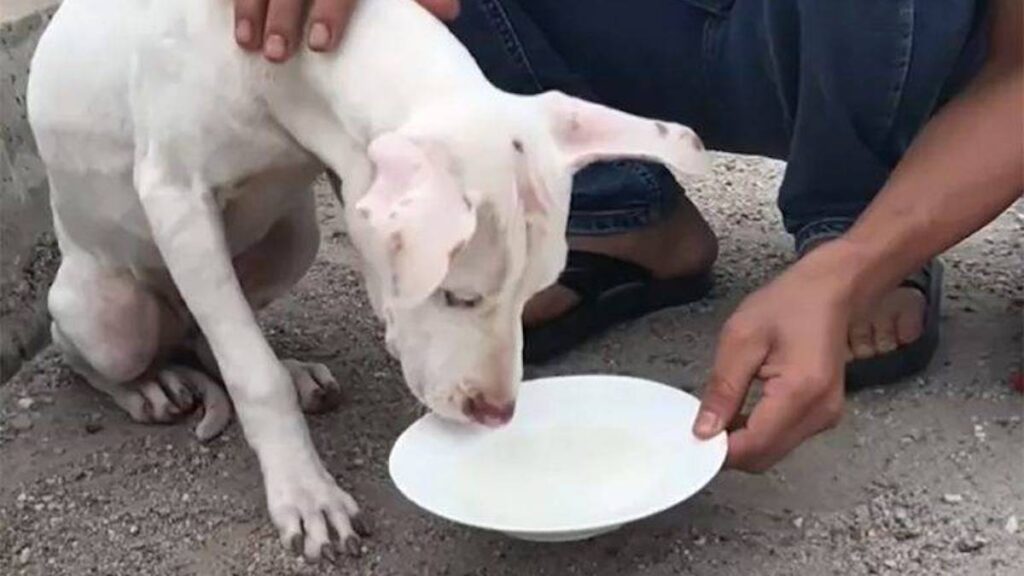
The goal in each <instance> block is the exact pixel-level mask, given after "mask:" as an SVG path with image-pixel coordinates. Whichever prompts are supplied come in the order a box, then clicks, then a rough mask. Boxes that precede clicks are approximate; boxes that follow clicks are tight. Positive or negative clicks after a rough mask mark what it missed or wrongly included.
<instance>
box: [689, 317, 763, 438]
mask: <svg viewBox="0 0 1024 576" xmlns="http://www.w3.org/2000/svg"><path fill="white" fill-rule="evenodd" d="M736 326H737V322H736V320H735V317H734V318H733V319H731V320H730V321H729V322H727V323H726V325H725V326H724V327H723V328H722V334H721V336H720V337H719V339H718V348H717V349H716V351H715V363H714V365H713V366H712V368H711V376H710V377H709V378H708V381H707V383H706V384H705V386H704V393H703V395H702V397H701V403H700V411H699V412H698V413H697V419H696V421H695V422H694V424H693V433H694V435H696V436H697V437H698V438H701V439H707V438H710V437H712V436H714V435H716V434H718V433H719V432H721V431H722V430H725V427H726V426H727V425H728V424H729V422H731V421H732V420H733V418H735V417H736V414H737V413H738V412H739V410H740V408H741V407H742V406H743V401H744V399H745V398H746V397H747V391H748V390H749V389H750V381H751V380H752V379H753V378H754V376H755V375H756V374H757V373H758V371H759V370H760V368H761V365H762V364H763V363H764V360H765V357H767V355H768V341H767V338H766V337H765V335H764V334H763V333H762V332H761V331H760V330H748V329H739V328H737V327H736Z"/></svg>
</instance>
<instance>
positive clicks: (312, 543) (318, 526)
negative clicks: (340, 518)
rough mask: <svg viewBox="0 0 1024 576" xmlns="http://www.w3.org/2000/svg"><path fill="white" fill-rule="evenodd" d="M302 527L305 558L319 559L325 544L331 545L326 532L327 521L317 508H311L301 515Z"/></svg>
mask: <svg viewBox="0 0 1024 576" xmlns="http://www.w3.org/2000/svg"><path fill="white" fill-rule="evenodd" d="M302 527H303V528H304V529H305V531H306V546H305V550H304V552H305V556H306V559H308V560H312V561H314V562H316V561H319V560H320V553H321V551H322V550H323V549H324V547H325V546H330V545H331V539H330V536H329V535H328V533H327V522H326V521H325V520H324V515H323V513H322V512H321V511H319V510H315V511H313V510H311V511H310V512H309V513H307V514H303V515H302Z"/></svg>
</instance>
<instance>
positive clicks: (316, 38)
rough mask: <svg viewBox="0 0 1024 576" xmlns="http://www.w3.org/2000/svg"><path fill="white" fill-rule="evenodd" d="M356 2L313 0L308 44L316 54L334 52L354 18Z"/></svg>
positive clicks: (351, 0)
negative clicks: (351, 19) (346, 27)
mask: <svg viewBox="0 0 1024 576" xmlns="http://www.w3.org/2000/svg"><path fill="white" fill-rule="evenodd" d="M355 7H356V0H313V5H312V7H311V8H310V9H309V36H308V37H307V38H306V42H307V43H308V44H309V47H310V48H311V49H312V50H314V51H316V52H325V51H328V50H334V49H335V48H336V47H337V46H338V42H339V41H340V40H341V35H342V33H343V32H344V31H345V26H346V25H347V24H348V21H349V19H350V18H351V17H352V11H353V10H354V9H355Z"/></svg>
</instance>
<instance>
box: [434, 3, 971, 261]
mask: <svg viewBox="0 0 1024 576" xmlns="http://www.w3.org/2000/svg"><path fill="white" fill-rule="evenodd" d="M985 4H986V2H985V0H630V1H625V0H462V15H461V16H460V18H459V19H458V20H457V21H456V22H455V23H454V24H453V25H452V29H453V31H454V32H455V34H456V35H457V36H458V37H459V38H460V40H462V42H463V43H465V44H466V46H467V47H468V48H469V50H470V52H472V53H473V55H474V57H475V58H476V59H477V61H478V62H479V64H480V66H481V68H482V69H483V70H484V73H485V74H487V76H488V77H489V78H490V79H491V81H492V82H494V83H495V84H496V85H497V86H498V87H500V88H502V89H505V90H508V91H510V92H517V93H537V92H540V91H544V90H551V89H554V90H562V91H564V92H567V93H569V94H572V95H575V96H579V97H582V98H586V99H590V100H594V101H598V102H602V103H604V104H608V105H611V106H614V107H616V108H620V109H622V110H626V111H629V112H633V113H636V114H642V115H646V116H651V117H656V118H662V119H666V120H671V121H675V122H679V123H682V124H686V125H689V126H691V127H692V128H694V129H695V130H696V131H697V132H698V134H700V136H701V137H702V138H703V139H704V142H705V144H706V145H707V146H708V147H709V148H712V149H716V150H723V151H730V152H738V153H750V154H759V155H764V156H771V157H774V158H779V159H783V160H786V161H787V167H786V174H785V178H784V180H783V183H782V187H781V190H780V191H779V207H780V208H781V210H782V215H783V218H784V221H785V225H786V228H787V230H789V231H790V232H791V233H792V234H794V235H795V236H796V239H797V242H798V244H803V243H805V242H807V241H808V240H810V239H812V238H814V237H817V236H820V235H822V234H825V233H828V234H834V233H835V232H836V231H841V230H842V229H845V228H846V227H848V226H849V225H850V223H851V222H852V221H853V220H854V219H856V217H857V216H858V215H859V214H860V213H861V211H862V210H863V209H864V208H865V206H867V204H868V203H869V202H870V201H871V199H872V198H873V197H874V195H875V194H876V193H877V192H878V190H879V189H880V188H881V186H882V185H883V184H884V182H885V180H886V179H887V178H888V175H889V173H890V171H891V170H892V168H893V167H894V166H895V165H896V163H897V162H898V161H899V159H900V157H901V156H902V155H903V153H904V152H905V151H906V149H907V147H908V146H909V144H910V142H911V140H912V139H913V138H914V136H915V135H916V134H917V133H918V131H920V129H921V128H922V127H923V126H924V124H925V122H926V121H927V120H928V119H929V118H930V117H931V116H932V115H933V114H934V113H935V111H936V110H938V109H939V108H940V107H941V106H942V105H943V104H944V103H945V102H946V101H947V100H948V99H949V98H951V97H952V96H954V95H956V93H957V92H958V91H960V90H962V89H963V87H964V86H965V85H966V83H967V81H968V80H970V78H971V77H972V76H973V75H974V74H975V73H976V71H977V70H978V69H979V67H980V65H981V63H982V61H983V58H984V51H985V40H986V38H985V37H986V26H985V23H984V21H985V18H984V16H985V10H986V6H985ZM681 192H682V191H681V190H680V189H679V187H678V185H677V184H676V182H675V180H674V179H673V178H672V177H671V176H670V175H669V173H668V172H667V170H665V169H664V168H663V167H661V166H658V165H653V164H647V163H643V162H632V161H624V162H614V163H607V164H598V165H594V166H591V167H589V168H587V169H585V170H584V171H582V172H581V173H580V174H579V175H578V176H577V178H576V181H575V187H574V190H573V204H572V207H573V210H572V215H571V217H570V223H569V231H570V233H571V234H590V235H593V234H608V233H616V232H623V231H627V230H630V229H634V228H638V227H642V226H645V225H647V224H649V223H651V222H653V221H656V220H657V219H658V218H660V217H662V216H663V215H665V214H666V213H668V212H670V211H671V209H672V208H673V206H674V205H675V204H676V203H677V202H678V201H679V194H680V193H681Z"/></svg>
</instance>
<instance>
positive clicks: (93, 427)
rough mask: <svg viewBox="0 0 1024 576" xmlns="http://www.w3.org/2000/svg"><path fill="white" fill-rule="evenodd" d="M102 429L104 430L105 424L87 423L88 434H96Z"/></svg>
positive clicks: (86, 430)
mask: <svg viewBox="0 0 1024 576" xmlns="http://www.w3.org/2000/svg"><path fill="white" fill-rule="evenodd" d="M100 430H103V424H100V423H99V422H86V423H85V433H86V434H95V433H97V432H99V431H100Z"/></svg>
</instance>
